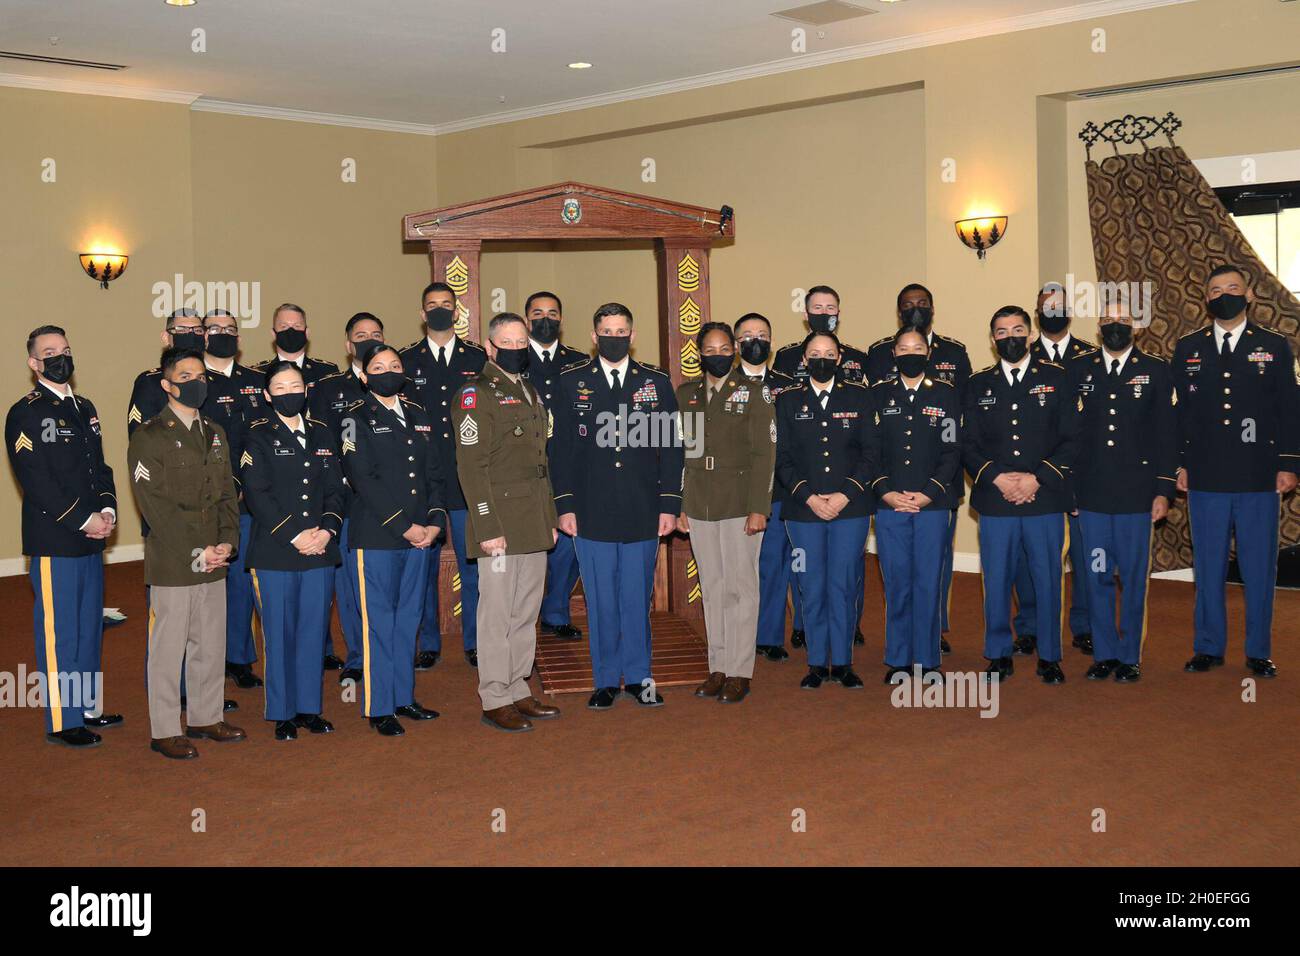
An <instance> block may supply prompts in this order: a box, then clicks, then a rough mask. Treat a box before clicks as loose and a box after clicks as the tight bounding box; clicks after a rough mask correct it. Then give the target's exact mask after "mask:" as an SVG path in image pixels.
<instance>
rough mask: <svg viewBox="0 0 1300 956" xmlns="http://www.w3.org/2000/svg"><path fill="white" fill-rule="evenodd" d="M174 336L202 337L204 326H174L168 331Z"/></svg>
mask: <svg viewBox="0 0 1300 956" xmlns="http://www.w3.org/2000/svg"><path fill="white" fill-rule="evenodd" d="M167 331H168V332H170V333H171V334H172V335H202V334H203V326H201V325H173V326H172V327H171V328H170V329H168V330H167Z"/></svg>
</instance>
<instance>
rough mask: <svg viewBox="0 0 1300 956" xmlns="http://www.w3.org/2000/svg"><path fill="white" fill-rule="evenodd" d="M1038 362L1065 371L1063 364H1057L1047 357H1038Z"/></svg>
mask: <svg viewBox="0 0 1300 956" xmlns="http://www.w3.org/2000/svg"><path fill="white" fill-rule="evenodd" d="M1038 364H1039V365H1047V366H1050V367H1052V368H1059V369H1060V370H1061V371H1062V372H1064V371H1065V366H1064V365H1058V364H1057V363H1056V362H1049V361H1048V360H1047V359H1039V360H1038Z"/></svg>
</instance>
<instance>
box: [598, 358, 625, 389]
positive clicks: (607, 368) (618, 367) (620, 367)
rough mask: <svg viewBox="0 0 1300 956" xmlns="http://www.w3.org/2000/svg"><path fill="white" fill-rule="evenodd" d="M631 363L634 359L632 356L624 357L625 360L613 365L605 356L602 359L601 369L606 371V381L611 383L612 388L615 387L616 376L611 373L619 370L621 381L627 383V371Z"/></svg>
mask: <svg viewBox="0 0 1300 956" xmlns="http://www.w3.org/2000/svg"><path fill="white" fill-rule="evenodd" d="M631 365H632V360H631V359H630V358H625V359H623V361H621V362H619V363H618V364H617V365H611V364H610V363H609V362H606V361H605V360H604V359H603V358H602V359H601V360H600V370H601V371H602V372H604V373H605V381H606V382H607V383H609V387H610V388H613V387H614V377H613V376H612V375H611V374H610V373H611V372H613V371H615V370H617V371H618V380H619V382H620V383H622V384H624V385H626V384H627V373H628V369H629V368H630V366H631Z"/></svg>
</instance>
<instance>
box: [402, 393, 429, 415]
mask: <svg viewBox="0 0 1300 956" xmlns="http://www.w3.org/2000/svg"><path fill="white" fill-rule="evenodd" d="M397 397H398V398H399V399H401V401H402V402H403V404H406V405H410V406H412V407H414V408H418V409H419V410H420V411H424V406H423V405H421V404H420V403H419V402H417V401H416V400H415V399H413V398H407V397H406V396H405V395H398V396H397Z"/></svg>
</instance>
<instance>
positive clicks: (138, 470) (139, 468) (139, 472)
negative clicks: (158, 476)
mask: <svg viewBox="0 0 1300 956" xmlns="http://www.w3.org/2000/svg"><path fill="white" fill-rule="evenodd" d="M131 478H132V480H133V481H148V480H149V469H148V468H146V467H145V466H144V462H142V461H137V462H136V463H135V472H134V473H133V474H132V475H131Z"/></svg>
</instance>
